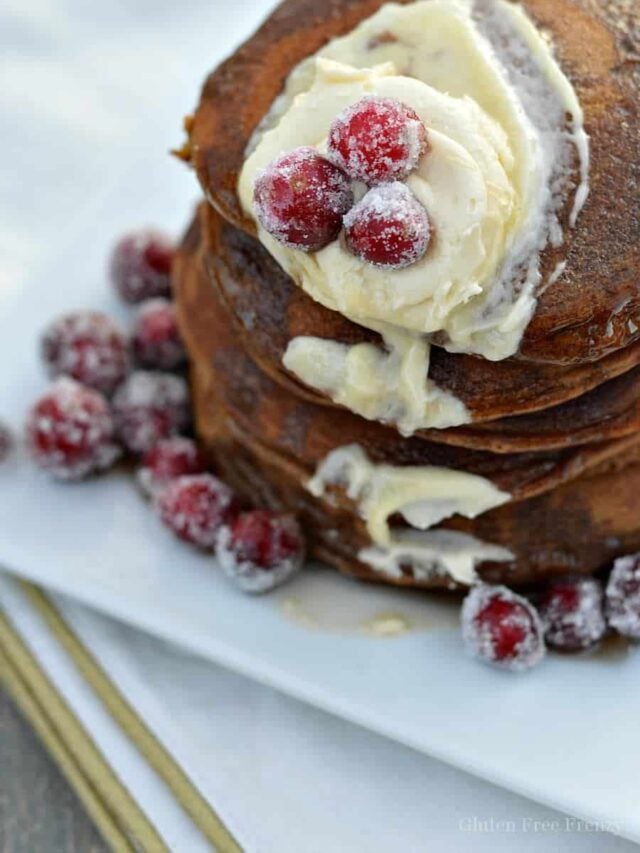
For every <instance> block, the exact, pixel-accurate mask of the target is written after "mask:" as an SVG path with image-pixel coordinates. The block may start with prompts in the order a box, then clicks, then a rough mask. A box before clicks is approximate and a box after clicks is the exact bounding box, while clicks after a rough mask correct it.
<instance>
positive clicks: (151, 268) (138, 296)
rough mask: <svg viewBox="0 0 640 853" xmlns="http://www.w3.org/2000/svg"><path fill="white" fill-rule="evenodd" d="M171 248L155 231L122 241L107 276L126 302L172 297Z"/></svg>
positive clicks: (138, 234)
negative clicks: (109, 276) (109, 275)
mask: <svg viewBox="0 0 640 853" xmlns="http://www.w3.org/2000/svg"><path fill="white" fill-rule="evenodd" d="M172 258H173V245H172V243H171V241H170V240H169V239H168V237H166V236H165V235H164V234H160V233H159V232H157V231H138V232H136V233H134V234H128V235H127V236H125V237H123V238H122V239H121V240H120V241H119V242H118V243H117V244H116V246H115V248H114V250H113V253H112V255H111V264H110V274H111V280H112V282H113V285H114V287H115V288H116V290H117V292H118V293H119V294H120V296H121V297H122V299H124V300H125V301H126V302H142V301H143V299H152V298H153V297H155V296H169V295H170V293H171V260H172Z"/></svg>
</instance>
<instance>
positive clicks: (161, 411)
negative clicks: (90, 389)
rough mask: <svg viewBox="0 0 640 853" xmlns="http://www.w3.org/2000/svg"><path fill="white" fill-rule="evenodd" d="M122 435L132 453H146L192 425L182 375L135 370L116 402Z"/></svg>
mask: <svg viewBox="0 0 640 853" xmlns="http://www.w3.org/2000/svg"><path fill="white" fill-rule="evenodd" d="M112 407H113V416H114V420H115V424H116V430H117V433H118V436H119V438H120V440H121V441H122V443H123V444H124V446H125V447H126V448H127V449H128V450H130V451H131V452H132V453H146V452H147V451H148V450H151V448H152V447H154V446H155V445H156V444H157V443H158V442H159V441H160V440H161V439H163V438H169V437H170V436H172V435H179V434H180V433H182V432H184V431H185V430H186V429H187V428H188V427H189V426H190V424H191V407H190V400H189V388H188V386H187V383H186V381H185V380H184V379H183V378H182V377H181V376H174V375H173V374H171V373H161V372H160V371H147V370H135V371H134V372H133V373H130V374H129V376H128V377H127V378H126V379H125V381H124V382H123V383H122V385H120V386H119V387H118V389H117V390H116V393H115V394H114V397H113V402H112Z"/></svg>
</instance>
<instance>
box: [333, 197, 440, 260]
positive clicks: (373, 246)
mask: <svg viewBox="0 0 640 853" xmlns="http://www.w3.org/2000/svg"><path fill="white" fill-rule="evenodd" d="M344 228H345V239H346V244H347V248H348V249H349V251H350V252H351V253H352V254H354V255H357V256H358V257H359V258H360V259H361V260H363V261H366V262H367V263H370V264H373V265H374V266H377V267H382V268H387V269H403V268H404V267H408V266H410V265H411V264H414V263H416V261H419V260H420V258H422V257H423V255H424V254H425V253H426V251H427V249H428V248H429V242H430V239H431V226H430V224H429V217H428V215H427V211H426V210H425V209H424V207H423V206H422V205H421V204H420V202H419V201H418V199H417V198H416V197H415V195H414V194H413V193H412V192H411V190H410V189H409V187H408V186H407V185H406V184H402V183H399V182H395V183H391V184H381V185H380V186H378V187H374V188H373V189H372V190H369V192H368V193H367V194H366V195H365V196H364V198H363V199H362V200H361V201H359V202H358V204H356V205H355V207H353V208H352V209H351V210H350V211H349V213H347V215H346V216H345V218H344Z"/></svg>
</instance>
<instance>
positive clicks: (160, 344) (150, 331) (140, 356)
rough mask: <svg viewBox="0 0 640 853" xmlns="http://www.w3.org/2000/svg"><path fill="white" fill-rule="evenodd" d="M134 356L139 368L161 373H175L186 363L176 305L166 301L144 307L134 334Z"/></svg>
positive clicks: (149, 302) (144, 304)
mask: <svg viewBox="0 0 640 853" xmlns="http://www.w3.org/2000/svg"><path fill="white" fill-rule="evenodd" d="M133 352H134V355H135V357H136V359H137V360H138V362H139V363H140V364H142V365H144V366H145V367H155V368H157V369H158V370H175V369H176V368H178V367H181V366H182V365H183V364H184V363H185V361H186V359H187V354H186V352H185V349H184V344H183V343H182V340H181V338H180V332H179V331H178V322H177V320H176V309H175V306H174V305H173V303H171V302H169V301H168V300H167V299H148V300H147V301H146V302H143V303H142V305H141V306H140V308H139V310H138V316H137V318H136V324H135V327H134V330H133Z"/></svg>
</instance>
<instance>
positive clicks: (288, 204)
mask: <svg viewBox="0 0 640 853" xmlns="http://www.w3.org/2000/svg"><path fill="white" fill-rule="evenodd" d="M253 197H254V204H255V211H256V215H257V217H258V219H259V221H260V223H261V225H262V226H263V228H264V229H265V230H266V231H268V232H269V234H271V235H272V236H273V237H275V238H276V240H278V241H279V242H280V243H283V244H284V245H285V246H289V247H290V248H293V249H302V250H303V251H306V252H315V251H318V250H319V249H322V248H323V247H324V246H327V245H328V244H329V243H331V242H332V241H333V240H335V239H336V238H337V236H338V234H339V233H340V229H341V228H342V217H343V215H344V214H345V213H346V212H347V211H348V210H349V208H350V207H351V205H352V204H353V193H352V191H351V186H350V184H349V179H348V178H347V176H346V175H345V173H344V172H343V171H342V169H339V168H338V167H337V166H334V164H333V163H330V162H329V161H328V160H326V159H325V158H324V157H321V156H320V154H318V152H317V151H316V150H315V149H314V148H296V149H295V151H291V152H290V153H288V154H284V155H283V156H282V157H278V159H277V160H274V161H273V163H271V164H270V165H269V166H268V167H267V168H266V169H265V170H264V171H263V172H262V173H261V174H260V175H258V177H257V179H256V183H255V187H254V196H253Z"/></svg>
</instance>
